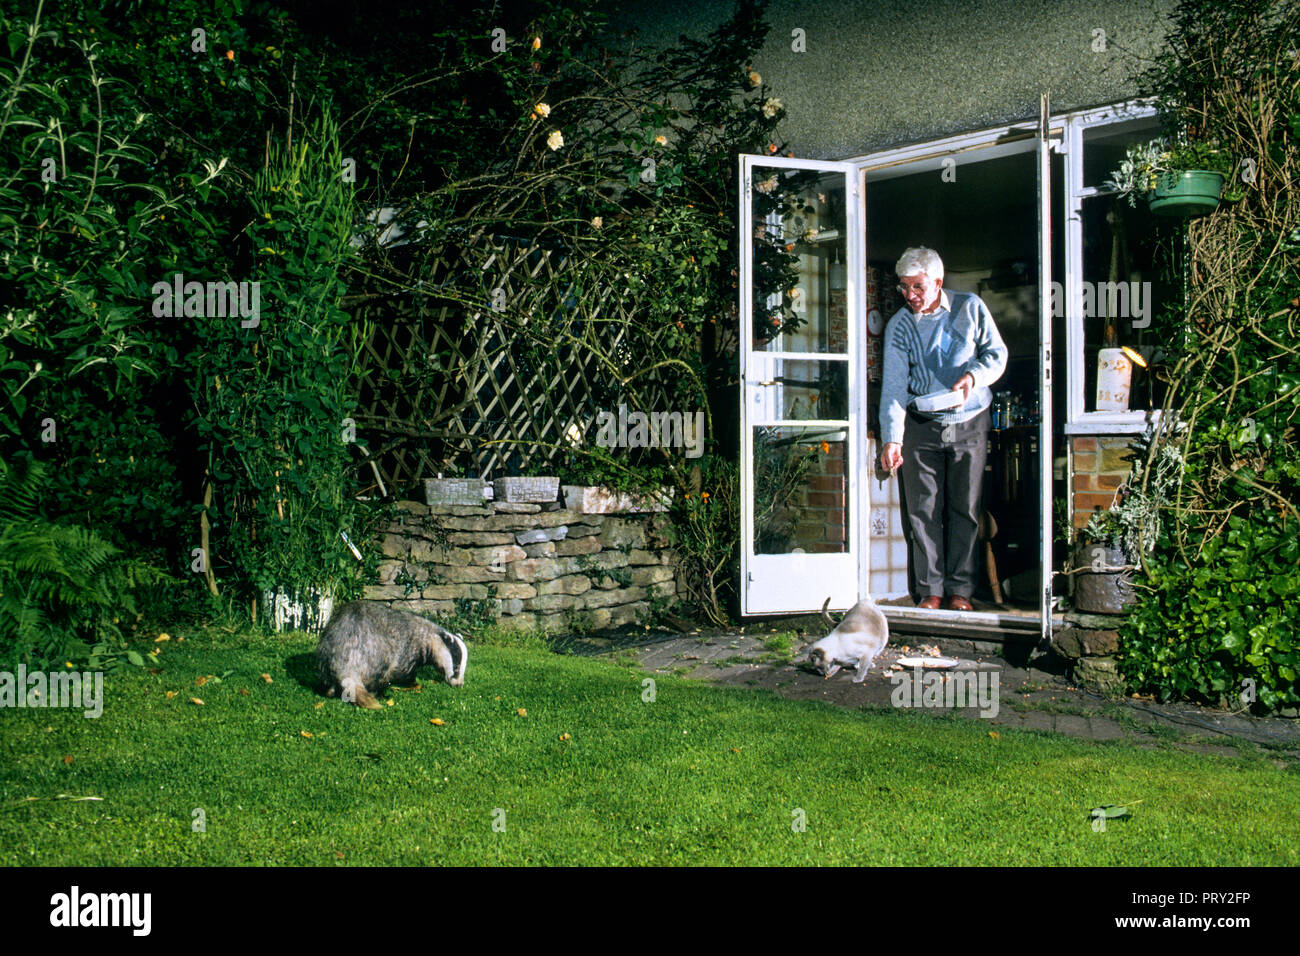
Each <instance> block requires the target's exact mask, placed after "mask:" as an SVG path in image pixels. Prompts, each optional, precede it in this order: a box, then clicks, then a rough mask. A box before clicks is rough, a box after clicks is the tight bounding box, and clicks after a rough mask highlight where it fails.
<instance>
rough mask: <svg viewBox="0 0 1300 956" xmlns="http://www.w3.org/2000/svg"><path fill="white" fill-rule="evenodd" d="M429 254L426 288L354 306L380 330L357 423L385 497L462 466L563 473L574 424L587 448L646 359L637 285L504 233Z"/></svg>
mask: <svg viewBox="0 0 1300 956" xmlns="http://www.w3.org/2000/svg"><path fill="white" fill-rule="evenodd" d="M419 259H420V266H419V273H420V274H421V275H422V276H424V278H423V279H422V280H420V281H419V282H418V283H411V284H413V285H417V284H418V288H416V289H414V290H401V291H399V292H395V293H391V294H385V293H382V292H380V293H372V294H368V295H364V296H361V297H360V298H361V300H362V301H361V304H360V305H359V306H358V307H357V308H356V310H355V314H356V315H357V317H358V319H359V320H360V319H365V320H369V321H371V322H372V323H373V333H372V335H371V336H370V340H369V342H368V343H367V344H366V346H365V350H364V356H365V360H364V363H363V370H362V375H361V393H360V402H359V409H358V414H357V415H356V421H357V425H358V430H359V433H360V437H362V438H363V439H364V440H365V443H366V445H367V446H368V447H369V449H370V456H371V460H372V461H373V462H374V464H375V466H376V467H377V469H378V471H379V473H380V475H381V476H382V478H383V481H384V483H385V485H386V486H387V489H388V491H389V492H390V493H391V494H399V495H404V494H410V493H412V492H414V491H416V490H417V489H418V483H419V482H420V481H421V480H422V479H423V478H427V477H433V476H434V475H436V474H438V473H439V472H450V471H451V470H453V469H459V470H461V471H463V472H464V473H466V474H473V475H478V476H484V477H489V478H498V477H503V476H506V475H516V474H520V473H523V472H528V473H533V474H536V473H539V471H540V470H541V469H548V470H550V469H554V468H555V467H556V466H558V465H559V464H560V463H561V460H562V459H563V457H564V456H565V455H566V454H572V452H571V451H570V447H571V444H570V441H569V440H568V439H567V438H566V436H567V435H568V434H570V433H572V431H573V429H575V428H576V430H577V431H576V434H577V435H578V436H580V441H581V443H582V444H584V445H590V444H591V443H592V442H593V436H594V430H593V424H592V423H593V422H594V421H595V419H596V416H597V413H598V412H600V411H601V410H609V411H613V410H614V409H615V407H616V406H617V404H618V403H619V401H620V400H623V398H624V397H625V396H624V391H623V384H622V382H621V381H620V379H621V376H623V375H624V374H627V373H628V372H630V371H632V370H633V367H634V365H633V363H634V361H635V359H636V358H638V357H643V356H638V355H637V351H638V343H637V342H636V341H634V338H635V332H634V331H633V330H634V325H633V324H631V323H630V321H629V320H630V319H631V317H632V315H633V310H635V309H636V307H637V303H636V302H635V300H634V299H633V298H632V297H631V296H630V295H629V294H628V292H627V289H626V287H625V286H621V285H620V284H619V283H617V282H612V281H610V280H609V278H608V275H607V270H604V269H601V268H600V267H599V266H598V264H594V263H591V262H589V261H583V260H579V259H576V258H574V257H572V256H568V255H565V254H564V253H561V252H556V251H554V250H549V249H544V248H539V247H538V246H535V245H526V244H522V243H514V242H509V241H502V240H501V239H500V238H490V237H485V238H484V239H483V240H481V242H480V243H479V244H477V245H472V246H469V247H462V248H458V249H452V250H441V251H440V252H438V253H429V252H423V253H422V254H421V255H420V257H419ZM475 277H477V278H475ZM669 387H670V386H669V383H667V382H664V381H662V380H655V379H648V378H638V379H637V390H638V393H639V396H640V398H641V400H642V402H645V403H649V404H650V405H651V406H653V405H656V404H657V405H658V407H667V403H666V401H665V400H666V399H667V398H668V392H669ZM366 471H367V472H370V469H369V468H367V469H366Z"/></svg>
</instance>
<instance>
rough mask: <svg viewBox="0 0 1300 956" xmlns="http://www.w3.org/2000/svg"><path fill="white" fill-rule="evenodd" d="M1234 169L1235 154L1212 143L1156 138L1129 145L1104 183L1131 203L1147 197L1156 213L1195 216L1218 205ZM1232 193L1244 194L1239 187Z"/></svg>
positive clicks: (1134, 204)
mask: <svg viewBox="0 0 1300 956" xmlns="http://www.w3.org/2000/svg"><path fill="white" fill-rule="evenodd" d="M1233 168H1234V167H1233V164H1232V157H1231V156H1229V155H1228V153H1227V152H1226V151H1225V150H1222V149H1220V148H1219V147H1218V146H1217V145H1215V144H1214V143H1212V142H1208V143H1207V142H1196V143H1170V142H1169V141H1168V140H1165V139H1153V140H1151V141H1150V142H1149V143H1134V144H1133V145H1131V146H1129V147H1128V151H1127V153H1126V156H1125V159H1124V161H1123V162H1122V163H1120V165H1119V168H1118V169H1116V170H1114V171H1113V172H1112V173H1111V174H1110V178H1109V179H1107V180H1106V182H1105V186H1106V187H1107V188H1109V189H1112V190H1114V191H1115V193H1116V194H1117V195H1118V196H1120V197H1123V198H1125V199H1127V200H1128V204H1129V205H1130V206H1136V205H1137V199H1138V197H1139V196H1143V197H1145V198H1146V200H1147V203H1148V205H1149V206H1150V209H1151V212H1152V213H1154V214H1155V215H1157V216H1168V217H1174V218H1180V219H1191V218H1193V217H1194V216H1203V215H1205V214H1206V213H1208V212H1213V211H1214V210H1215V208H1216V207H1217V206H1218V205H1219V200H1220V198H1221V197H1222V196H1223V190H1224V183H1225V181H1226V178H1227V176H1228V175H1229V174H1231V172H1232V170H1233ZM1230 193H1231V194H1230V195H1229V196H1228V197H1227V198H1228V199H1229V200H1235V199H1239V198H1240V195H1241V191H1240V190H1237V189H1233V190H1230Z"/></svg>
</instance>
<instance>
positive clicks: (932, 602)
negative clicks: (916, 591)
mask: <svg viewBox="0 0 1300 956" xmlns="http://www.w3.org/2000/svg"><path fill="white" fill-rule="evenodd" d="M942 603H943V598H941V597H939V595H937V594H931V595H930V596H929V597H928V598H926V599H925V600H924V601H922V602H921V603H920V604H918V605H917V607H923V608H925V609H926V610H927V611H937V610H939V605H941V604H942Z"/></svg>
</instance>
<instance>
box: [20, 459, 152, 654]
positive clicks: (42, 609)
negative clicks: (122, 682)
mask: <svg viewBox="0 0 1300 956" xmlns="http://www.w3.org/2000/svg"><path fill="white" fill-rule="evenodd" d="M44 478H45V466H44V465H43V464H41V463H40V462H35V461H32V460H31V459H18V461H17V462H15V464H14V465H12V466H11V465H6V464H5V463H4V462H0V660H2V661H3V662H4V663H6V664H16V663H18V662H25V663H30V664H35V665H37V666H45V665H54V666H57V665H58V663H59V662H61V661H63V660H65V659H69V658H73V657H76V658H84V657H87V656H89V657H90V661H91V663H92V665H103V664H109V665H111V664H114V663H120V662H121V660H122V659H123V655H125V656H126V658H127V659H129V660H130V661H132V662H133V663H143V658H142V657H141V656H140V655H139V654H137V653H135V652H133V651H128V650H127V649H126V647H125V641H124V638H123V636H122V632H121V630H120V629H119V628H118V626H117V624H116V623H115V621H116V620H120V619H122V618H123V617H125V616H126V615H131V614H134V612H135V600H134V592H135V591H136V590H137V589H138V588H140V587H144V586H148V585H155V584H164V583H171V582H172V578H171V577H170V576H169V575H167V574H165V573H164V572H162V571H160V570H158V569H157V568H155V567H153V566H151V565H149V564H147V563H145V562H143V561H140V560H138V559H134V558H128V559H122V558H121V557H120V554H121V552H120V550H119V549H118V548H117V547H116V546H115V545H114V544H112V543H111V542H109V541H106V540H105V539H103V538H101V537H100V536H99V535H98V534H96V533H95V532H94V531H93V530H91V529H90V528H85V527H81V526H77V525H61V524H55V523H53V522H50V521H46V520H45V519H43V518H39V517H35V516H34V515H35V512H36V509H37V506H38V504H39V501H40V491H41V488H42V486H43V484H44ZM91 645H94V649H93V650H92V647H91Z"/></svg>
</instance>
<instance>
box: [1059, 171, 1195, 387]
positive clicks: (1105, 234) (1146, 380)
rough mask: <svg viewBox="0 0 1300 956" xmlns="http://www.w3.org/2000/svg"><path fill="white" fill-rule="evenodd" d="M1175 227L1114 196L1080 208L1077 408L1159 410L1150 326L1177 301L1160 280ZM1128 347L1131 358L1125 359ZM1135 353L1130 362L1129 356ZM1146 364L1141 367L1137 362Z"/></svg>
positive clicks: (1156, 351)
mask: <svg viewBox="0 0 1300 956" xmlns="http://www.w3.org/2000/svg"><path fill="white" fill-rule="evenodd" d="M1180 242H1181V227H1180V226H1179V225H1178V224H1176V223H1174V222H1171V221H1170V220H1166V219H1161V218H1160V217H1157V216H1153V215H1152V214H1151V212H1150V210H1148V209H1147V206H1146V201H1145V200H1142V199H1139V200H1138V202H1137V205H1136V206H1130V205H1129V204H1128V202H1127V201H1126V200H1123V199H1119V198H1118V197H1115V196H1096V197H1091V198H1088V199H1085V200H1084V201H1083V279H1084V281H1083V290H1082V292H1083V302H1082V315H1083V329H1084V403H1085V404H1084V407H1085V408H1086V410H1087V411H1090V412H1092V411H1100V412H1122V411H1127V410H1137V409H1149V408H1158V407H1159V406H1160V403H1161V401H1162V400H1163V398H1164V393H1165V389H1166V383H1165V382H1164V381H1162V380H1161V379H1160V378H1159V377H1158V375H1157V374H1155V373H1156V372H1158V371H1159V369H1158V368H1157V366H1160V365H1161V364H1162V363H1163V361H1164V359H1165V352H1164V349H1163V348H1162V347H1161V345H1162V342H1163V341H1165V339H1167V336H1168V330H1167V329H1166V330H1164V331H1159V330H1158V328H1157V326H1158V324H1159V323H1157V319H1158V317H1159V316H1160V313H1161V311H1162V310H1163V309H1165V308H1166V307H1167V306H1168V305H1169V304H1170V303H1175V302H1178V301H1180V300H1179V298H1178V297H1177V294H1176V289H1175V288H1174V287H1173V286H1172V285H1171V284H1170V283H1169V282H1168V281H1167V279H1166V278H1165V275H1166V274H1167V273H1168V272H1169V269H1170V267H1171V264H1172V259H1173V254H1174V253H1175V252H1176V251H1177V249H1178V247H1179V244H1180ZM1124 347H1128V349H1130V350H1131V351H1130V352H1125V351H1124ZM1134 353H1136V357H1135V355H1134ZM1139 357H1140V359H1141V360H1142V361H1145V362H1146V363H1147V367H1146V368H1142V367H1141V364H1140V362H1139V361H1137V358H1139Z"/></svg>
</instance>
